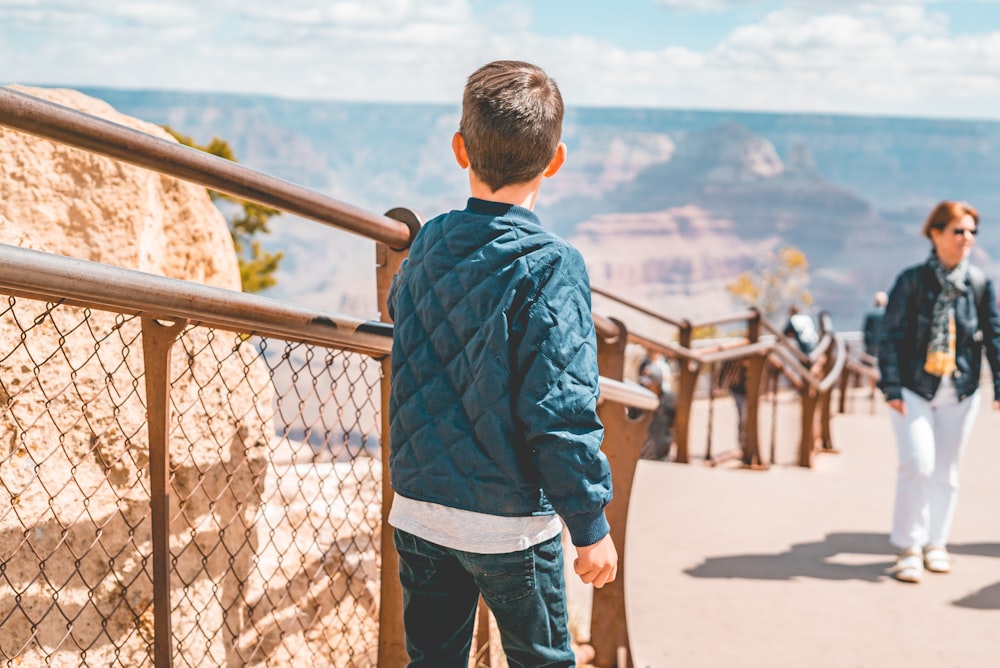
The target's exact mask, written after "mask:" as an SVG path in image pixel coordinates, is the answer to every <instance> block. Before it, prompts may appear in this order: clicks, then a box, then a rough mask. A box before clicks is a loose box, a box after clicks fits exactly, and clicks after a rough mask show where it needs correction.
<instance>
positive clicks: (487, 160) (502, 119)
mask: <svg viewBox="0 0 1000 668" xmlns="http://www.w3.org/2000/svg"><path fill="white" fill-rule="evenodd" d="M562 120H563V100H562V95H560V93H559V87H558V86H557V85H556V82H555V80H554V79H552V78H551V77H550V76H549V75H547V74H546V73H545V72H544V70H542V69H541V68H540V67H538V66H537V65H532V64H531V63H525V62H521V61H516V60H497V61H494V62H492V63H487V64H486V65H483V66H482V67H480V68H479V69H478V70H476V71H475V72H473V73H472V74H471V75H470V76H469V80H468V81H467V82H466V84H465V94H464V95H463V97H462V121H461V124H460V125H459V132H461V133H462V138H463V140H464V141H465V150H466V153H467V154H468V156H469V166H470V167H471V169H472V171H474V172H475V174H476V176H477V177H478V178H479V180H480V181H482V182H483V183H485V184H486V185H488V186H489V187H490V189H491V190H493V191H494V192H496V191H497V190H499V189H500V188H502V187H504V186H507V185H511V184H515V183H524V182H527V181H530V180H531V179H533V178H535V177H536V176H538V175H539V174H541V173H542V172H544V171H545V169H546V168H547V167H548V165H549V163H550V162H551V161H552V158H553V157H554V156H555V154H556V150H557V149H558V147H559V140H560V138H561V136H562Z"/></svg>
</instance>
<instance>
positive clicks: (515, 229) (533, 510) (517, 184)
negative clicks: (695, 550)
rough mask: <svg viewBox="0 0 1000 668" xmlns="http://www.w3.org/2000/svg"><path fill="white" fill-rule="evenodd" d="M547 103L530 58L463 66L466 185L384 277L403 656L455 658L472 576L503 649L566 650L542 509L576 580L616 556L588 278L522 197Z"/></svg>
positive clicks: (543, 660)
mask: <svg viewBox="0 0 1000 668" xmlns="http://www.w3.org/2000/svg"><path fill="white" fill-rule="evenodd" d="M562 117H563V103H562V97H561V96H560V94H559V89H558V87H557V86H556V83H555V81H553V80H552V79H551V78H549V77H548V75H546V73H545V72H544V71H542V70H541V69H540V68H538V67H536V66H534V65H531V64H528V63H523V62H514V61H497V62H493V63H489V64H487V65H484V66H483V67H481V68H480V69H478V70H477V71H476V72H474V73H473V74H472V75H471V76H470V77H469V79H468V82H467V84H466V87H465V93H464V97H463V100H462V120H461V123H460V126H459V131H458V132H457V133H455V136H454V138H453V140H452V149H453V151H454V153H455V158H456V160H457V161H458V164H459V166H461V167H462V168H463V169H468V170H469V186H470V191H471V197H470V199H469V200H468V203H467V206H466V208H465V209H464V210H462V211H452V212H450V213H446V214H443V215H440V216H438V217H437V218H434V219H432V220H430V221H428V222H427V224H426V225H424V226H423V228H422V229H421V230H420V232H419V233H418V234H417V235H416V237H415V238H414V240H413V244H412V245H411V247H410V255H409V258H408V259H407V260H406V261H405V262H404V263H403V265H402V267H401V268H400V271H399V273H398V274H397V275H396V277H395V278H394V279H393V284H392V288H391V289H390V293H389V315H390V316H391V317H392V318H393V320H394V321H395V328H394V335H393V347H392V392H391V395H390V398H389V411H390V435H389V443H390V459H389V461H390V470H391V481H392V487H393V490H394V491H395V498H394V500H393V504H392V510H391V513H390V517H389V522H390V524H391V525H392V526H393V527H395V544H396V548H397V550H398V551H399V575H400V580H401V581H402V585H403V618H404V625H405V630H406V648H407V651H408V653H409V655H410V663H409V666H411V667H414V668H415V667H430V666H433V667H434V668H451V667H455V668H458V667H462V668H465V666H467V665H468V661H469V652H470V649H471V645H472V629H473V620H474V618H475V611H476V605H477V601H478V597H479V595H480V594H482V596H483V599H484V600H485V601H486V603H487V605H488V606H489V607H490V609H491V611H492V612H493V615H494V617H495V618H496V620H497V626H498V627H499V630H500V635H501V640H502V643H503V647H504V651H505V653H506V655H507V660H508V663H509V665H510V666H512V667H517V666H575V665H576V661H575V658H574V655H573V651H572V649H571V647H570V638H569V631H568V628H567V621H568V620H567V614H566V594H565V582H564V571H563V557H562V544H561V532H562V524H561V522H560V520H559V517H561V518H562V520H563V522H565V524H566V526H567V528H568V530H569V533H570V536H571V538H572V541H573V544H574V545H575V546H576V548H577V559H576V561H575V562H574V569H575V571H576V573H577V574H578V575H579V576H580V578H581V579H582V580H583V582H585V583H592V584H593V585H594V586H595V587H602V586H604V584H606V583H608V582H610V581H612V580H614V578H615V576H616V574H617V564H618V554H617V552H616V550H615V547H614V544H613V543H612V541H611V537H610V535H608V531H609V527H608V522H607V519H606V517H605V514H604V507H605V506H606V505H607V503H608V502H609V501H610V500H611V473H610V469H609V467H608V461H607V458H606V457H605V456H604V454H603V453H602V452H601V450H600V445H601V440H602V438H603V436H604V427H603V425H602V424H601V422H600V420H599V419H598V417H597V412H596V407H597V395H598V372H597V346H596V335H595V332H594V323H593V319H592V317H591V312H590V284H589V279H588V276H587V273H586V269H585V268H584V263H583V259H582V257H581V256H580V254H579V252H577V251H576V250H575V249H573V248H572V247H570V246H569V245H568V244H566V243H565V242H564V241H562V240H561V239H559V238H558V237H556V236H554V235H552V234H551V233H549V232H547V231H545V230H544V229H543V228H542V227H541V225H540V223H539V220H538V217H537V216H536V215H535V214H534V212H533V211H532V209H533V207H534V204H535V199H536V197H537V195H538V191H539V188H540V186H541V182H542V180H543V178H545V177H549V176H552V175H554V174H555V173H556V172H557V171H559V168H560V167H561V166H562V164H563V161H564V160H565V159H566V146H565V145H564V144H562V143H561V142H560V138H561V132H562ZM556 513H558V516H557V515H556Z"/></svg>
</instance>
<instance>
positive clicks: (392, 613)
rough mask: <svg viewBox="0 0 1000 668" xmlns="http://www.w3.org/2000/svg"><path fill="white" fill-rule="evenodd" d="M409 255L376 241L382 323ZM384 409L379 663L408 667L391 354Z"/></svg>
mask: <svg viewBox="0 0 1000 668" xmlns="http://www.w3.org/2000/svg"><path fill="white" fill-rule="evenodd" d="M385 215H386V216H388V217H389V218H394V219H396V220H399V221H402V222H404V223H406V224H407V225H408V226H409V227H410V239H413V237H414V235H415V234H416V233H417V230H419V229H420V224H421V220H420V216H419V215H418V214H416V213H414V212H413V211H410V210H409V209H393V210H391V211H389V212H388V213H386V214H385ZM407 255H408V252H407V250H406V249H394V248H389V246H387V245H386V244H383V243H376V244H375V283H376V289H377V291H378V310H379V315H380V318H381V320H382V322H392V319H391V318H390V317H389V311H388V309H387V306H386V302H387V299H388V296H389V287H390V286H391V285H392V277H393V276H395V275H396V272H397V271H399V266H400V264H402V262H403V260H404V259H405V258H406V256H407ZM381 364H382V383H381V394H382V402H381V410H382V433H381V450H382V532H381V545H380V550H381V557H382V568H381V570H380V572H379V586H380V592H379V611H378V665H380V666H404V665H406V662H407V661H408V660H409V657H408V655H407V653H406V640H405V635H404V633H403V587H402V585H401V584H400V582H399V555H398V554H397V553H396V544H395V543H394V542H393V538H392V527H391V526H389V509H390V507H391V506H392V486H391V485H390V483H389V387H390V384H391V382H392V370H391V366H390V360H389V357H388V356H387V357H385V358H383V359H382V360H381Z"/></svg>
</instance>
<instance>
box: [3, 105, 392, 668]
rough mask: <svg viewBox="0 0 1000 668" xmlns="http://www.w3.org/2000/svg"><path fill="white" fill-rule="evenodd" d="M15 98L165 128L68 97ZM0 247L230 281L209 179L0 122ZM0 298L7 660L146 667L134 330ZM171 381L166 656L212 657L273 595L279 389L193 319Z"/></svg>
mask: <svg viewBox="0 0 1000 668" xmlns="http://www.w3.org/2000/svg"><path fill="white" fill-rule="evenodd" d="M21 90H24V91H26V92H29V93H31V94H34V95H38V96H41V97H45V98H48V99H50V100H53V101H55V102H58V103H60V104H64V105H68V106H73V107H76V108H79V109H81V110H83V111H86V112H88V113H91V114H95V115H98V116H102V117H105V118H109V119H111V120H114V121H115V122H118V123H122V124H125V125H129V126H132V127H136V128H139V129H141V130H143V131H145V132H149V133H152V134H156V135H158V136H164V137H165V136H166V134H165V133H164V132H163V131H162V130H160V129H159V128H157V127H155V126H153V125H150V124H148V123H144V122H141V121H137V120H135V119H131V118H128V117H126V116H122V115H120V114H117V113H116V112H115V111H114V110H113V109H111V108H110V107H109V106H108V105H106V104H104V103H103V102H100V101H98V100H94V99H91V98H88V97H86V96H83V95H81V94H79V93H77V92H74V91H65V90H38V89H27V88H21ZM0 243H6V244H14V245H19V246H24V247H29V248H34V249H38V250H44V251H48V252H52V253H58V254H65V255H72V256H75V257H79V258H83V259H87V260H92V261H96V262H102V263H106V264H113V265H118V266H123V267H129V268H133V269H139V270H142V271H146V272H152V273H156V274H161V275H164V276H170V277H174V278H179V279H184V280H188V281H197V282H200V283H205V284H210V285H215V286H220V287H225V288H230V289H239V280H240V279H239V271H238V267H237V261H236V257H235V253H234V250H233V244H232V240H231V238H230V236H229V232H228V230H227V227H226V223H225V221H224V219H223V217H222V215H221V214H220V213H219V211H218V210H217V209H216V208H215V206H214V205H213V204H212V202H211V201H210V199H209V197H208V195H207V193H206V191H205V189H204V188H201V187H198V186H194V185H191V184H188V183H184V182H180V181H178V180H176V179H172V178H169V177H165V176H162V175H159V174H155V173H153V172H149V171H147V170H144V169H140V168H137V167H132V166H128V165H123V164H120V163H116V162H114V161H112V160H108V159H105V158H102V157H99V156H95V155H92V154H90V153H87V152H84V151H80V150H76V149H73V148H69V147H66V146H63V145H59V144H55V143H52V142H49V141H46V140H44V139H40V138H38V137H34V136H31V135H26V134H22V133H19V132H14V131H11V130H9V129H4V128H0ZM0 271H2V269H0ZM0 295H3V296H2V297H0V482H2V484H0V564H3V568H2V569H0V573H2V574H0V657H4V658H5V659H7V660H11V661H13V662H14V663H16V664H17V665H22V666H34V665H57V666H76V665H80V664H81V657H82V656H83V654H82V653H84V652H85V656H86V662H87V663H88V665H143V664H148V663H149V660H150V653H151V651H152V646H151V644H150V643H151V642H152V638H153V636H152V628H153V626H152V623H153V617H152V612H153V606H152V560H151V558H150V555H151V544H150V509H149V496H150V487H149V485H150V483H149V473H148V463H149V443H148V436H147V431H146V392H145V385H144V368H145V365H144V361H143V353H142V335H141V322H140V319H139V318H138V317H135V316H125V315H120V314H116V313H110V312H107V311H102V310H100V309H96V308H94V309H83V308H78V307H71V306H66V305H58V304H46V303H43V302H39V301H35V300H31V299H27V298H23V297H16V298H8V297H7V296H6V295H5V294H4V293H3V290H2V288H0ZM171 384H172V408H173V419H172V428H171V456H170V468H171V475H172V485H173V487H172V489H171V511H170V515H171V518H172V519H171V538H170V542H171V553H172V558H173V559H174V562H173V563H172V564H171V569H170V570H171V577H172V580H171V585H172V594H171V603H172V608H173V611H172V615H171V621H172V625H173V635H174V639H175V640H174V646H175V653H176V654H178V655H182V656H183V657H184V662H185V663H186V664H187V665H224V664H225V663H226V661H227V654H229V655H230V656H229V659H230V660H232V658H233V656H232V653H233V651H234V650H236V648H239V647H240V646H241V644H243V643H244V641H242V640H241V638H244V637H245V636H246V633H247V632H248V628H249V629H250V630H251V631H253V626H252V611H251V609H252V607H253V606H254V605H255V604H257V603H259V601H255V600H252V598H251V594H252V593H253V592H258V593H260V592H262V591H266V590H267V589H268V588H271V589H273V588H278V589H279V590H280V589H281V588H282V586H283V585H282V581H281V577H282V576H283V575H285V574H284V573H283V572H279V573H277V574H275V573H271V572H269V573H267V574H266V575H265V574H264V573H263V572H262V570H261V568H260V565H259V563H258V562H259V558H260V555H258V553H257V549H258V546H259V545H272V544H273V543H271V542H270V541H269V540H267V538H263V539H262V536H261V535H259V534H260V532H261V531H263V532H272V533H271V534H270V535H272V536H273V535H274V534H273V532H274V531H275V525H271V526H266V525H265V526H262V525H261V523H260V519H261V517H263V516H264V515H265V514H273V513H274V512H275V511H274V510H273V508H271V507H270V506H269V505H268V504H267V503H266V502H265V500H264V499H262V493H263V492H264V490H265V489H268V488H269V487H270V488H272V489H273V484H270V485H269V484H268V483H267V480H268V478H269V476H273V475H274V469H273V467H269V466H268V458H269V447H270V445H271V440H272V438H273V433H274V429H273V426H272V411H273V408H272V398H273V394H274V390H273V388H272V385H271V380H270V374H269V370H268V368H267V364H266V363H265V362H264V360H263V358H262V356H261V355H260V351H259V350H258V348H257V346H256V344H255V340H254V339H247V340H244V339H243V338H241V337H240V336H239V335H238V334H236V333H231V332H225V331H219V330H210V329H208V328H205V327H190V328H188V329H187V330H186V331H185V332H184V334H183V336H182V337H181V338H180V340H179V341H178V343H177V344H175V346H174V350H173V359H172V368H171ZM272 503H273V502H272ZM277 503H278V504H279V509H280V505H281V500H280V499H278V500H277ZM376 507H377V506H376ZM279 514H280V513H279ZM276 522H277V529H278V530H280V531H285V529H282V528H281V521H276ZM337 540H338V541H339V540H341V538H340V537H338V538H337ZM266 576H271V580H270V581H269V582H267V583H266V584H265V582H264V579H265V577H266ZM287 577H288V578H289V579H292V578H295V577H301V574H297V573H295V572H291V573H288V574H287ZM365 596H366V597H368V598H370V595H369V594H368V593H365ZM367 605H369V606H371V602H370V600H369V601H368V602H367ZM247 625H249V626H247ZM291 641H294V638H289V637H286V638H284V640H283V642H285V643H288V642H291ZM236 651H239V650H236ZM285 651H286V653H288V654H292V653H294V652H292V651H291V650H288V649H286V650H285ZM275 665H277V664H275Z"/></svg>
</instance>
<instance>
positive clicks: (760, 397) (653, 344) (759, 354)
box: [594, 288, 851, 469]
mask: <svg viewBox="0 0 1000 668" xmlns="http://www.w3.org/2000/svg"><path fill="white" fill-rule="evenodd" d="M594 293H595V294H598V295H601V296H603V297H605V298H607V299H610V300H611V301H612V302H613V303H615V304H616V305H618V306H623V307H625V308H627V309H630V310H634V311H636V312H638V313H641V314H642V315H644V316H647V318H651V319H652V320H653V321H655V322H659V323H663V324H666V325H669V326H671V327H673V328H674V329H675V330H676V341H672V340H663V339H662V338H657V337H652V336H649V335H647V334H643V333H640V332H637V331H634V330H632V331H629V332H628V339H629V341H630V342H632V343H635V344H638V345H640V346H641V347H642V348H644V349H645V350H647V351H650V352H658V353H661V354H663V355H664V356H665V357H667V358H668V359H670V360H672V361H673V363H674V365H675V367H676V369H677V373H676V376H677V377H676V395H677V408H676V416H675V421H674V433H673V437H674V446H675V449H674V457H673V459H674V461H677V462H681V463H688V462H690V461H691V457H692V455H691V444H692V433H693V432H692V429H693V427H695V426H696V425H695V423H694V422H692V420H693V419H694V415H695V413H694V409H695V407H696V406H697V405H699V404H698V398H699V396H701V397H703V398H704V399H706V400H707V401H706V402H705V404H706V405H707V415H706V416H704V417H703V418H700V419H701V420H704V421H705V422H706V424H705V425H704V427H703V430H704V432H705V440H706V447H705V455H704V460H705V461H707V462H709V463H719V462H722V461H725V460H726V459H731V458H740V459H741V461H742V463H743V464H744V465H746V466H749V467H751V468H761V469H764V468H767V467H768V466H769V465H770V464H772V463H774V462H775V461H776V460H777V441H778V437H777V428H778V424H779V422H780V421H779V419H778V417H777V410H778V406H779V402H780V401H782V395H781V394H779V392H778V389H779V386H782V385H785V384H787V385H788V386H790V387H791V388H792V389H793V390H794V391H795V393H796V395H797V402H798V404H799V407H800V410H799V412H800V428H799V430H798V432H797V434H796V436H795V442H796V446H795V451H796V463H797V464H798V465H800V466H807V467H808V466H811V465H812V457H813V455H814V454H815V453H817V452H833V451H835V448H834V447H833V444H832V436H831V431H830V422H831V419H832V415H831V410H830V406H831V399H832V393H833V390H834V388H835V386H836V384H837V383H838V382H841V379H842V378H843V376H844V372H845V369H850V368H851V367H850V364H851V362H850V360H849V358H848V352H847V347H846V344H845V342H844V340H843V337H841V336H839V335H838V334H837V333H836V332H834V331H833V329H832V325H831V324H830V319H829V317H828V316H826V315H825V314H820V322H821V338H820V341H819V343H818V344H817V346H816V348H815V349H814V350H813V351H812V353H811V354H809V355H806V354H805V353H803V352H802V351H801V350H800V349H799V348H798V346H797V345H796V344H795V343H794V342H793V341H792V340H791V339H789V338H788V337H786V336H785V335H784V334H783V333H782V332H781V331H780V330H779V329H777V328H776V327H775V326H774V325H772V324H771V323H769V322H767V321H766V320H765V319H763V318H761V317H760V315H759V314H758V313H757V312H756V311H753V310H751V311H748V312H740V313H735V314H732V315H729V316H726V317H723V318H718V319H713V320H707V321H704V322H698V323H693V322H691V321H689V320H678V319H674V318H670V317H667V316H664V315H661V314H658V313H656V312H655V311H653V310H651V309H649V308H647V307H644V306H642V305H640V304H636V303H635V302H633V301H630V300H628V299H625V298H623V297H621V296H619V295H616V294H614V293H612V292H610V291H608V290H605V289H600V288H595V289H594ZM595 318H596V316H595ZM604 320H607V319H606V318H605V319H604ZM728 329H732V330H735V331H736V333H735V334H733V335H731V336H729V337H728V338H726V339H724V340H723V342H709V343H707V344H706V343H704V342H699V341H696V340H695V339H694V335H695V332H697V331H715V332H718V331H725V330H728ZM599 331H600V330H599ZM702 374H705V376H706V377H705V378H704V379H702ZM737 376H742V377H743V378H745V383H744V385H745V389H744V392H745V395H744V396H745V398H743V397H741V401H745V412H744V415H742V420H741V422H740V424H739V426H738V430H736V431H734V432H733V433H737V432H738V434H739V436H740V438H739V439H738V440H737V442H736V443H735V444H734V447H732V448H729V449H724V450H723V451H722V452H716V451H715V448H714V437H715V429H714V426H713V425H714V417H713V408H714V399H715V397H716V394H717V393H718V394H727V393H728V391H727V388H729V387H730V386H731V385H732V383H733V378H735V377H737ZM702 380H704V382H702ZM768 406H769V407H770V416H769V417H770V419H769V422H770V450H769V456H767V457H765V456H764V452H763V448H762V444H761V438H760V434H759V432H760V429H761V424H762V421H761V417H762V416H763V415H764V414H765V413H764V411H765V410H766V408H767V407H768ZM738 417H741V416H738ZM697 426H698V427H699V428H702V425H701V424H700V422H699V424H698V425H697ZM727 440H728V439H727Z"/></svg>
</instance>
